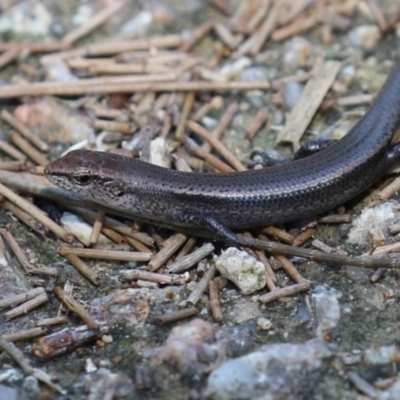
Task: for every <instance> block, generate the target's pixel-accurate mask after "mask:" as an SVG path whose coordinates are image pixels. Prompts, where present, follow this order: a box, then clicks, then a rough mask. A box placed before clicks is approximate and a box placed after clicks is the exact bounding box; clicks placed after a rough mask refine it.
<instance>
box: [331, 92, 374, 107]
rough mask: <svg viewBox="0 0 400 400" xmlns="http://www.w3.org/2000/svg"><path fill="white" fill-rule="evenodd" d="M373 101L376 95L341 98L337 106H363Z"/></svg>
mask: <svg viewBox="0 0 400 400" xmlns="http://www.w3.org/2000/svg"><path fill="white" fill-rule="evenodd" d="M373 100H374V95H372V94H357V95H352V96H346V97H341V98H340V99H338V100H337V105H338V106H341V107H349V106H358V105H362V104H371V103H372V101H373Z"/></svg>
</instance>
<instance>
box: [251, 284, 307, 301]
mask: <svg viewBox="0 0 400 400" xmlns="http://www.w3.org/2000/svg"><path fill="white" fill-rule="evenodd" d="M310 287H311V283H310V282H309V281H303V282H300V283H296V284H294V285H290V286H285V287H283V288H280V289H276V290H274V291H273V292H269V293H266V294H264V295H262V296H260V297H259V298H258V301H259V302H261V303H264V304H265V303H271V302H272V301H275V300H278V299H280V298H282V297H288V296H293V295H295V294H297V293H300V292H304V291H307V290H309V289H310Z"/></svg>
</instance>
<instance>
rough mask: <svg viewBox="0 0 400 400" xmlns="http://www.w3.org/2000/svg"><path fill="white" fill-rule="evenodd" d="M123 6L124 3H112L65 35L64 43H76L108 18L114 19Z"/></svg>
mask: <svg viewBox="0 0 400 400" xmlns="http://www.w3.org/2000/svg"><path fill="white" fill-rule="evenodd" d="M123 6H124V2H123V1H121V2H114V3H111V4H110V5H109V6H108V7H105V8H103V9H102V10H101V11H100V12H98V13H97V14H96V15H94V16H93V17H91V18H90V19H89V20H87V21H86V22H85V24H83V25H81V26H80V27H79V28H76V29H74V30H73V31H71V32H69V33H68V34H67V35H65V36H64V38H63V39H62V42H63V43H68V44H72V43H74V42H76V41H77V40H79V39H81V38H82V37H83V36H86V35H87V34H89V33H90V32H91V31H93V30H94V29H96V28H97V27H99V26H100V25H101V24H103V23H104V22H105V21H107V19H108V18H110V17H112V16H113V15H114V14H115V13H116V12H118V11H119V10H120V9H121V8H122V7H123Z"/></svg>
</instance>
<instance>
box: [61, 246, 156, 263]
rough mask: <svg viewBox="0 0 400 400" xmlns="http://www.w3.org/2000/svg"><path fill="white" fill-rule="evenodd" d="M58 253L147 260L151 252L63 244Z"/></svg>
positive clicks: (124, 259)
mask: <svg viewBox="0 0 400 400" xmlns="http://www.w3.org/2000/svg"><path fill="white" fill-rule="evenodd" d="M58 254H61V255H62V256H67V255H70V254H73V255H76V256H78V257H88V258H101V259H103V260H118V261H149V260H150V258H151V256H152V254H151V253H139V252H134V251H115V250H98V249H81V248H78V247H68V246H63V247H60V248H59V249H58Z"/></svg>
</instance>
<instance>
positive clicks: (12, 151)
mask: <svg viewBox="0 0 400 400" xmlns="http://www.w3.org/2000/svg"><path fill="white" fill-rule="evenodd" d="M0 150H2V151H4V153H6V154H8V155H9V156H10V157H12V158H15V159H16V160H19V161H21V162H25V161H26V155H25V154H23V153H21V152H20V151H19V150H17V149H16V148H15V147H14V146H11V145H10V144H9V143H7V142H5V141H4V140H0Z"/></svg>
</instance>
